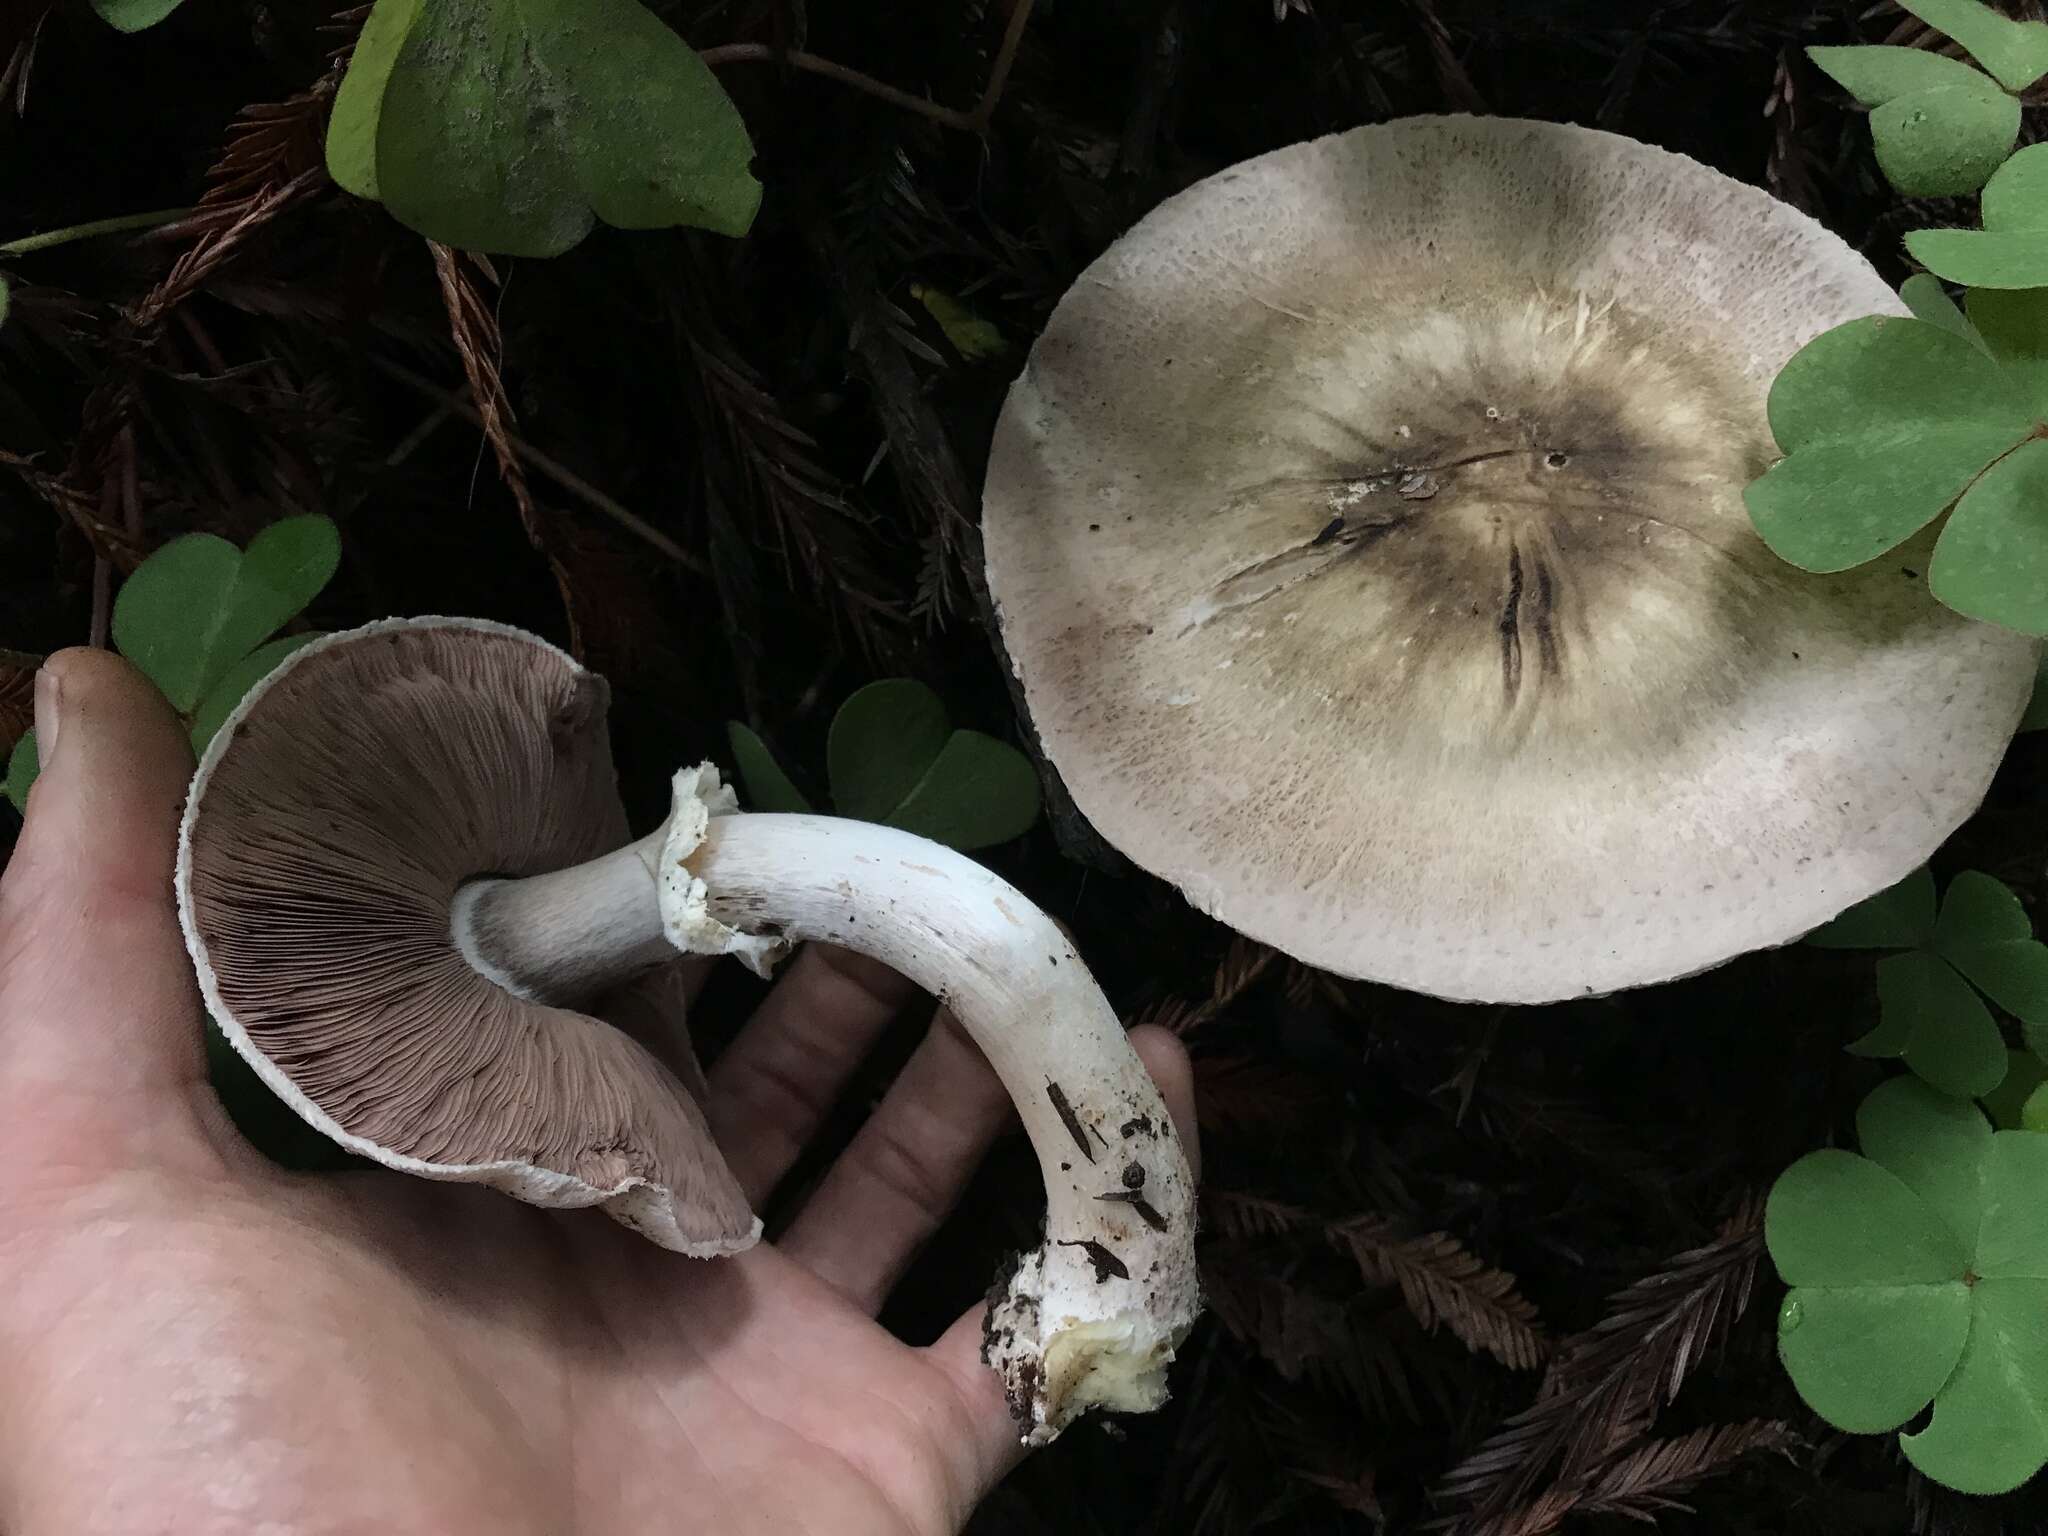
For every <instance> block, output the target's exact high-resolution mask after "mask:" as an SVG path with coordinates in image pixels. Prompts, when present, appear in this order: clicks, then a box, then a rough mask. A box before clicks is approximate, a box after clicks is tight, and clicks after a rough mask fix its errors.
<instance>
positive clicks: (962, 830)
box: [888, 731, 1038, 852]
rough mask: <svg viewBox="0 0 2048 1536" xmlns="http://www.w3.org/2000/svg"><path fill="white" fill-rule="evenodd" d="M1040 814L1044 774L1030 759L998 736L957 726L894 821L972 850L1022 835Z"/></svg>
mask: <svg viewBox="0 0 2048 1536" xmlns="http://www.w3.org/2000/svg"><path fill="white" fill-rule="evenodd" d="M1037 819H1038V775H1037V774H1036V773H1035V772H1033V770H1032V767H1031V762H1030V760H1029V759H1028V758H1026V757H1025V756H1024V754H1023V753H1021V752H1019V751H1018V750H1017V749H1016V748H1015V747H1012V746H1010V745H1009V744H1008V743H1007V742H1001V741H997V740H996V739H995V738H994V737H993V736H984V735H983V734H982V733H981V732H979V731H955V732H954V733H953V734H952V736H951V737H949V738H948V739H947V741H946V745H945V748H944V750H943V751H941V752H940V753H939V755H938V758H937V760H936V761H934V762H933V763H932V766H931V771H930V772H929V773H927V774H926V775H925V776H924V778H923V780H922V781H921V782H920V783H919V784H918V786H917V787H916V788H915V789H913V790H912V791H911V792H910V794H909V795H908V796H907V797H905V799H904V801H903V803H902V804H901V805H899V806H898V807H897V808H896V809H895V810H894V811H893V812H891V813H890V815H889V818H888V821H889V825H890V826H892V827H901V828H902V829H903V830H904V831H906V832H915V833H917V834H918V835H919V836H921V837H928V838H931V839H932V840H933V841H934V842H939V843H944V844H945V845H946V846H947V847H949V848H958V849H960V850H961V851H962V852H971V851H972V850H974V849H976V848H988V847H993V846H994V845H995V844H997V843H1006V842H1008V841H1009V840H1010V839H1011V838H1013V837H1018V836H1021V835H1022V834H1023V833H1024V832H1025V831H1026V830H1027V829H1028V828H1029V827H1030V825H1031V823H1032V822H1034V821H1036V820H1037Z"/></svg>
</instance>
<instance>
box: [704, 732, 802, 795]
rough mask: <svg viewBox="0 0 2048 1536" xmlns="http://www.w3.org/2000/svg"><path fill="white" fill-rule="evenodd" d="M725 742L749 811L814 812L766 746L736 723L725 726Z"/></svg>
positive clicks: (766, 744) (757, 737) (765, 743)
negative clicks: (736, 769)
mask: <svg viewBox="0 0 2048 1536" xmlns="http://www.w3.org/2000/svg"><path fill="white" fill-rule="evenodd" d="M725 739H726V742H727V744H728V745H730V746H731V748H732V760H733V764H734V766H735V767H737V768H738V769H739V771H740V782H741V783H742V784H744V785H745V786H746V789H747V809H748V810H750V811H771V812H772V811H783V812H788V811H799V812H801V811H808V810H809V809H810V808H811V802H810V801H809V800H807V799H805V798H804V792H803V791H802V790H800V789H798V788H797V787H796V785H795V783H794V782H793V781H792V780H791V779H790V777H789V775H788V774H786V773H784V772H783V771H782V764H780V763H778V762H776V761H775V754H774V753H773V752H770V751H769V750H768V743H767V742H765V741H763V740H762V739H761V738H760V737H759V736H757V735H755V734H754V733H753V732H752V731H750V730H749V729H747V727H746V726H744V725H742V724H740V722H739V721H737V720H732V721H728V722H727V723H726V727H725Z"/></svg>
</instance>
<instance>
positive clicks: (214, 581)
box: [113, 517, 341, 717]
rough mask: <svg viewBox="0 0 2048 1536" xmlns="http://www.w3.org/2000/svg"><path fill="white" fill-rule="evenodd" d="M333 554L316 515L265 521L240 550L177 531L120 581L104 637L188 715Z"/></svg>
mask: <svg viewBox="0 0 2048 1536" xmlns="http://www.w3.org/2000/svg"><path fill="white" fill-rule="evenodd" d="M340 559H341V543H340V540H339V539H338V538H337V537H336V535H335V531H334V524H332V523H330V522H329V521H328V520H327V519H326V518H324V517H290V518H286V519H285V520H284V521H282V522H278V523H272V524H271V525H270V526H269V527H268V528H266V529H264V530H263V531H262V532H261V533H259V534H257V535H256V537H255V538H254V539H252V540H250V541H249V549H248V553H246V554H244V553H243V552H242V551H241V550H238V549H236V548H235V546H234V545H232V544H230V543H229V542H228V541H227V540H226V539H222V538H217V537H215V536H214V535H213V534H210V533H190V534H186V535H185V536H184V537H183V538H180V539H173V540H172V541H171V542H170V543H168V544H166V545H164V546H163V548H161V549H159V550H158V551H157V552H156V553H155V554H153V555H151V556H150V557H149V558H148V559H147V560H145V561H144V562H143V563H142V564H141V565H140V566H138V567H136V570H135V574H134V575H132V576H130V577H129V578H128V579H127V581H125V582H123V583H122V584H121V591H120V595H119V596H118V597H117V598H116V599H115V600H114V625H113V630H114V644H115V645H117V646H119V647H120V649H121V653H122V654H123V655H124V656H126V657H127V658H128V659H129V660H130V661H132V662H134V663H135V665H136V666H137V667H138V668H140V669H141V671H142V672H143V674H144V675H145V676H146V677H148V678H149V680H150V681H151V682H153V683H155V684H156V685H157V687H158V688H160V689H162V690H163V695H164V697H165V698H167V699H169V700H170V701H171V707H172V708H173V709H175V710H177V711H178V713H179V714H181V715H185V716H188V717H189V716H190V715H191V714H192V713H193V711H194V710H195V709H197V708H198V706H199V702H200V700H201V699H202V698H204V697H205V696H206V694H207V693H208V692H209V691H210V690H211V689H213V687H214V686H215V685H216V684H218V683H219V682H220V681H221V679H222V678H224V677H225V676H226V675H227V673H228V669H229V668H231V667H233V666H234V665H235V664H236V663H237V662H239V661H241V660H242V658H243V657H245V656H247V655H248V654H249V653H250V652H251V651H253V650H254V649H255V648H256V647H257V646H259V645H261V644H262V643H263V641H264V640H265V639H266V638H268V637H269V636H270V635H271V634H273V633H274V632H275V631H276V630H277V629H278V627H279V626H280V625H282V624H284V623H285V621H286V620H288V619H290V618H291V617H292V616H293V615H294V614H296V613H297V612H299V610H300V609H302V608H304V607H305V606H306V604H308V603H310V602H311V601H312V600H313V599H314V598H315V597H316V596H318V595H319V592H320V590H321V588H323V587H325V586H326V585H327V583H328V580H329V579H330V578H331V577H332V576H333V575H334V569H335V566H336V565H337V564H338V563H339V561H340Z"/></svg>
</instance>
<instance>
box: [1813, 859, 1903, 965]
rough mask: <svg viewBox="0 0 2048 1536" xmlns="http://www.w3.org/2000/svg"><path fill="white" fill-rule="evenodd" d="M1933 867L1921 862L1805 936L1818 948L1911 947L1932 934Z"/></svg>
mask: <svg viewBox="0 0 2048 1536" xmlns="http://www.w3.org/2000/svg"><path fill="white" fill-rule="evenodd" d="M1934 922H1935V891H1934V871H1933V870H1931V869H1929V868H1928V867H1927V866H1926V865H1924V864H1923V865H1921V866H1920V868H1918V869H1916V870H1914V871H1913V873H1911V874H1910V875H1908V876H1906V878H1905V879H1903V880H1901V881H1900V882H1899V883H1898V884H1897V885H1888V886H1886V887H1885V888H1884V889H1883V890H1881V891H1879V892H1878V893H1877V894H1876V895H1875V896H1870V897H1866V898H1865V899H1864V900H1862V901H1859V902H1857V903H1856V905H1855V906H1853V907H1851V908H1849V910H1848V911H1846V912H1844V913H1842V915H1841V916H1839V917H1837V918H1836V919H1835V920H1834V921H1833V922H1831V923H1824V924H1822V925H1821V926H1820V927H1818V928H1816V929H1814V930H1813V932H1812V933H1809V934H1808V935H1807V936H1806V942H1807V943H1809V944H1812V945H1815V946H1817V947H1819V948H1821V949H1911V948H1914V947H1916V946H1918V945H1921V944H1925V943H1927V942H1928V941H1930V940H1931V939H1932V938H1933V937H1934Z"/></svg>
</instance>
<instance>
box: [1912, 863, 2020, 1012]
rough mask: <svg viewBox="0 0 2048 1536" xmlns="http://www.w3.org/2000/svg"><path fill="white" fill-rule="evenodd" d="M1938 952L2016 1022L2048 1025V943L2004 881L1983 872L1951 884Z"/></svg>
mask: <svg viewBox="0 0 2048 1536" xmlns="http://www.w3.org/2000/svg"><path fill="white" fill-rule="evenodd" d="M1934 949H1935V952H1936V953H1938V954H1940V955H1941V956H1943V957H1944V958H1945V959H1947V960H1948V962H1949V963H1950V964H1951V965H1953V966H1954V967H1955V968H1956V969H1957V970H1959V971H1961V972H1962V973H1963V975H1964V976H1966V977H1968V978H1969V980H1970V983H1971V984H1972V985H1973V986H1975V987H1977V988H1978V989H1979V990H1980V991H1982V992H1983V993H1984V995H1985V996H1986V997H1989V998H1990V999H1991V1001H1993V1002H1994V1003H1996V1004H1998V1006H1999V1007H2001V1008H2003V1009H2004V1010H2005V1011H2006V1012H2007V1013H2009V1014H2011V1015H2012V1016H2013V1017H2014V1018H2016V1019H2020V1020H2023V1021H2025V1022H2027V1023H2030V1024H2048V944H2043V943H2041V942H2040V941H2039V940H2038V939H2036V938H2035V937H2034V925H2033V921H2032V919H2031V918H2029V917H2028V916H2027V909H2026V908H2025V907H2023V906H2021V905H2020V899H2019V897H2017V896H2015V895H2014V894H2013V893H2012V891H2011V889H2010V888H2008V887H2007V886H2006V885H2005V883H2004V882H2003V881H2000V880H1997V879H1994V878H1993V877H1992V876H1990V875H1987V874H1984V873H1982V872H1980V871H1978V870H1965V871H1963V873H1961V874H1959V875H1957V876H1956V877H1955V879H1954V880H1952V881H1950V882H1949V888H1948V895H1947V896H1946V898H1945V899H1944V900H1943V902H1942V905H1941V920H1940V922H1938V923H1937V924H1936V925H1935V929H1934Z"/></svg>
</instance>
